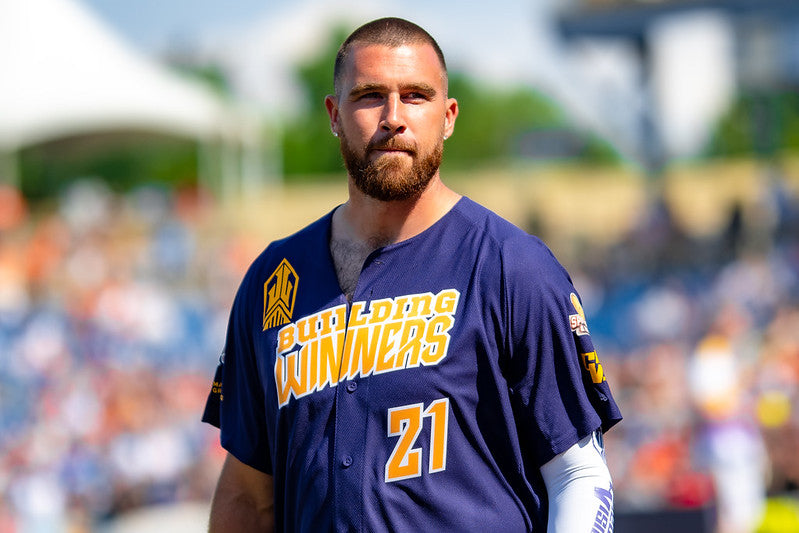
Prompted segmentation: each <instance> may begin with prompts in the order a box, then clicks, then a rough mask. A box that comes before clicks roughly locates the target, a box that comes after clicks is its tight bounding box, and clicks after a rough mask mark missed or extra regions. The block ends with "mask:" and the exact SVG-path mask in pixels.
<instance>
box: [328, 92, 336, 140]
mask: <svg viewBox="0 0 799 533" xmlns="http://www.w3.org/2000/svg"><path fill="white" fill-rule="evenodd" d="M325 108H326V109H327V115H328V116H329V117H330V131H332V132H333V134H334V135H336V136H338V134H339V124H338V100H336V97H335V96H334V95H332V94H328V95H327V96H326V97H325Z"/></svg>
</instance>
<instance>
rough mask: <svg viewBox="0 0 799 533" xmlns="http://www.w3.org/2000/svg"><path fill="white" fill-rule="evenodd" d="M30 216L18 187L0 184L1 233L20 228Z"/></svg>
mask: <svg viewBox="0 0 799 533" xmlns="http://www.w3.org/2000/svg"><path fill="white" fill-rule="evenodd" d="M27 216H28V206H27V204H26V203H25V199H24V198H23V197H22V195H21V194H20V192H19V190H17V188H16V187H12V186H11V185H6V184H0V231H5V230H11V229H14V228H16V227H17V226H19V225H20V224H22V223H23V222H24V221H25V218H26V217H27Z"/></svg>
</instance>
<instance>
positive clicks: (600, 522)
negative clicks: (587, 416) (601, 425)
mask: <svg viewBox="0 0 799 533" xmlns="http://www.w3.org/2000/svg"><path fill="white" fill-rule="evenodd" d="M541 475H542V476H543V477H544V484H545V485H546V487H547V494H548V496H549V522H548V523H549V525H548V526H547V533H583V532H584V533H610V532H612V531H613V485H612V483H611V479H610V472H609V471H608V467H607V465H606V464H605V457H604V449H603V447H602V434H601V433H600V432H599V431H596V432H594V433H593V434H591V435H589V436H587V437H585V438H584V439H582V440H581V441H580V442H578V443H577V444H575V445H574V446H572V447H571V448H569V449H568V450H566V451H565V452H563V453H561V454H558V455H556V456H555V457H553V458H552V460H550V461H549V462H548V463H546V464H545V465H544V466H542V467H541Z"/></svg>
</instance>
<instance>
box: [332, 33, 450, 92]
mask: <svg viewBox="0 0 799 533" xmlns="http://www.w3.org/2000/svg"><path fill="white" fill-rule="evenodd" d="M342 78H343V79H342V81H343V82H344V91H345V92H346V91H348V90H349V88H351V87H352V86H354V85H360V84H364V83H368V84H372V83H377V84H386V85H392V84H406V83H427V84H429V85H432V86H434V87H439V86H440V85H441V84H442V83H444V69H443V68H442V67H441V62H440V61H439V59H438V55H437V54H436V52H435V50H434V49H433V47H432V46H430V45H429V44H427V43H421V44H403V45H400V46H386V45H382V44H358V43H355V44H352V45H351V48H350V50H349V53H348V55H347V57H346V59H345V63H344V69H343V77H342Z"/></svg>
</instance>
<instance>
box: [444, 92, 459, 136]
mask: <svg viewBox="0 0 799 533" xmlns="http://www.w3.org/2000/svg"><path fill="white" fill-rule="evenodd" d="M457 118H458V101H457V100H455V99H454V98H447V110H446V113H445V115H444V137H451V136H452V132H453V131H455V119H457Z"/></svg>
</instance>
